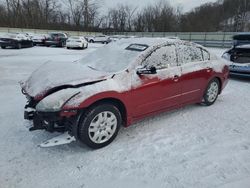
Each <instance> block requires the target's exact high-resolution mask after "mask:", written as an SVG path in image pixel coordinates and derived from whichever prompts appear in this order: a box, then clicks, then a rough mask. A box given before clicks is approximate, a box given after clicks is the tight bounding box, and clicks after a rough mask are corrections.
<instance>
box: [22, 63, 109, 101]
mask: <svg viewBox="0 0 250 188" xmlns="http://www.w3.org/2000/svg"><path fill="white" fill-rule="evenodd" d="M106 76H108V73H105V72H100V71H95V70H93V69H91V68H89V67H87V66H84V65H81V64H79V63H69V62H49V63H45V64H43V65H42V66H41V67H39V68H38V69H37V70H36V71H34V72H33V73H32V74H31V76H30V77H29V78H28V79H27V80H26V81H21V82H20V84H21V87H22V88H23V89H24V91H25V92H26V93H27V94H28V95H30V96H32V97H38V96H43V95H44V94H45V93H46V92H47V91H48V90H50V89H52V88H55V87H59V86H65V85H67V86H69V85H70V86H74V85H78V84H84V83H89V82H95V81H100V80H103V79H105V77H106Z"/></svg>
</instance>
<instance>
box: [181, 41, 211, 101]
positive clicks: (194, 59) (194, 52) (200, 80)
mask: <svg viewBox="0 0 250 188" xmlns="http://www.w3.org/2000/svg"><path fill="white" fill-rule="evenodd" d="M177 51H178V63H179V65H180V66H181V73H182V76H181V78H180V82H181V83H182V98H181V101H182V103H183V104H188V103H192V102H198V101H200V100H201V98H202V96H203V92H204V90H205V88H206V87H207V81H208V80H209V78H210V77H211V75H212V66H211V63H210V61H209V60H210V54H209V53H208V52H207V51H206V50H204V49H202V48H200V47H197V46H195V45H189V44H181V45H178V47H177Z"/></svg>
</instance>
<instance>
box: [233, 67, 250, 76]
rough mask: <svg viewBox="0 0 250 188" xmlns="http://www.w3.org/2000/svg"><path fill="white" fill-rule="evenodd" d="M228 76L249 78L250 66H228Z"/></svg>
mask: <svg viewBox="0 0 250 188" xmlns="http://www.w3.org/2000/svg"><path fill="white" fill-rule="evenodd" d="M229 69H230V76H238V77H245V78H250V66H234V65H233V66H230V68H229Z"/></svg>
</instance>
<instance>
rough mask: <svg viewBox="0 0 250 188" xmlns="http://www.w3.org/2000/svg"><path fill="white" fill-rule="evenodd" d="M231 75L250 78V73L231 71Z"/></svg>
mask: <svg viewBox="0 0 250 188" xmlns="http://www.w3.org/2000/svg"><path fill="white" fill-rule="evenodd" d="M230 76H237V77H244V78H250V73H241V72H230Z"/></svg>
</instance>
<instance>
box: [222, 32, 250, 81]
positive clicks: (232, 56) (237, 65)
mask: <svg viewBox="0 0 250 188" xmlns="http://www.w3.org/2000/svg"><path fill="white" fill-rule="evenodd" d="M233 39H234V46H233V47H232V48H231V49H229V50H227V51H226V52H225V53H224V54H223V55H222V57H223V58H225V59H227V60H229V61H231V62H232V64H231V65H230V67H229V70H230V75H232V76H240V77H247V78H250V34H247V33H243V34H237V35H235V36H234V37H233Z"/></svg>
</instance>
